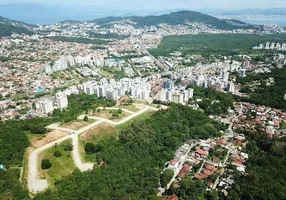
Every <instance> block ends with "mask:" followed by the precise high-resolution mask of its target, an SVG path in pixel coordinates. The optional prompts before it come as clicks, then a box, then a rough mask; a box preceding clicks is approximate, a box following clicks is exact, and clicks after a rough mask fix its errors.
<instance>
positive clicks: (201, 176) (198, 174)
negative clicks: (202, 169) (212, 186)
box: [195, 173, 207, 180]
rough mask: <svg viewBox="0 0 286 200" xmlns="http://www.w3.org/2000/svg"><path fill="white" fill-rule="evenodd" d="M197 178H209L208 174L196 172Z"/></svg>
mask: <svg viewBox="0 0 286 200" xmlns="http://www.w3.org/2000/svg"><path fill="white" fill-rule="evenodd" d="M195 178H196V179H199V180H202V179H205V178H207V176H206V175H205V174H201V173H196V174H195Z"/></svg>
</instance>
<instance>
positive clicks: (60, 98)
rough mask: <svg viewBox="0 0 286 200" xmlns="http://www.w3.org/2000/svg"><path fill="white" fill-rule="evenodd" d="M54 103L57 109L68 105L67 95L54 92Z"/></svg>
mask: <svg viewBox="0 0 286 200" xmlns="http://www.w3.org/2000/svg"><path fill="white" fill-rule="evenodd" d="M56 103H57V105H58V108H59V109H64V108H66V107H68V97H67V95H66V94H65V93H63V92H59V93H57V94H56Z"/></svg>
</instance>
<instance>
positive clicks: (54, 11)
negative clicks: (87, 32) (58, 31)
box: [0, 0, 286, 24]
mask: <svg viewBox="0 0 286 200" xmlns="http://www.w3.org/2000/svg"><path fill="white" fill-rule="evenodd" d="M258 2H259V3H258ZM267 8H268V9H269V8H285V11H286V1H284V0H283V1H281V0H273V1H271V2H269V0H260V1H257V0H254V1H251V2H249V1H247V0H240V1H239V0H232V1H231V2H230V1H226V0H217V1H213V0H201V1H194V0H176V1H173V0H157V1H152V0H136V3H134V1H131V0H0V16H3V17H7V18H10V19H13V20H19V21H23V22H26V23H31V24H52V23H56V22H59V21H63V20H79V21H85V20H92V19H95V18H101V17H106V16H130V15H159V14H165V13H169V12H171V11H178V10H194V11H200V12H203V13H205V14H219V13H223V12H228V11H235V10H241V9H267ZM285 15H286V12H285ZM282 21H283V20H282ZM266 22H268V21H266ZM270 22H271V20H270Z"/></svg>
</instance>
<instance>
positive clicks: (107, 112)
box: [92, 110, 130, 122]
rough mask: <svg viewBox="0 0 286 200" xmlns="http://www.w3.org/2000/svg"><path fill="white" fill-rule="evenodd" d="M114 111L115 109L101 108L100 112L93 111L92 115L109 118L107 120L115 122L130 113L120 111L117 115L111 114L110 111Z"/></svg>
mask: <svg viewBox="0 0 286 200" xmlns="http://www.w3.org/2000/svg"><path fill="white" fill-rule="evenodd" d="M115 111H116V110H101V111H100V112H95V113H93V115H92V116H95V117H101V118H105V119H109V120H112V121H115V122H117V121H119V120H121V119H123V118H125V117H128V116H129V115H130V113H127V112H124V111H122V113H121V114H119V115H118V116H112V112H115Z"/></svg>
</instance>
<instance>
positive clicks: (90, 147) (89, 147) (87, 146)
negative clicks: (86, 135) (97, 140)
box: [84, 143, 95, 154]
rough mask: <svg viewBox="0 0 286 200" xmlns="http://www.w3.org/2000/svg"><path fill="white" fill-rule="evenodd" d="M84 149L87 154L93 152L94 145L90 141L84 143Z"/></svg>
mask: <svg viewBox="0 0 286 200" xmlns="http://www.w3.org/2000/svg"><path fill="white" fill-rule="evenodd" d="M84 150H85V152H86V153H87V154H93V153H95V146H94V144H92V143H86V144H85V145H84Z"/></svg>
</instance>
